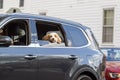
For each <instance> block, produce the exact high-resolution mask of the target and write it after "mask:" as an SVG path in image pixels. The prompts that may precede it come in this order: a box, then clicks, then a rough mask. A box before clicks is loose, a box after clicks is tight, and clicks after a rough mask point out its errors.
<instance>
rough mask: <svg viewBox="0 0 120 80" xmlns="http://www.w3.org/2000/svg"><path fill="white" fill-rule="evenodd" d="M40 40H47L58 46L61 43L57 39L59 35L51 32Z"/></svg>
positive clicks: (59, 39)
mask: <svg viewBox="0 0 120 80" xmlns="http://www.w3.org/2000/svg"><path fill="white" fill-rule="evenodd" d="M42 39H43V40H48V41H50V42H51V43H54V42H56V43H58V44H60V43H61V41H62V40H61V38H60V37H59V35H58V34H57V33H55V32H51V33H48V34H46V35H45V36H44V37H43V38H42Z"/></svg>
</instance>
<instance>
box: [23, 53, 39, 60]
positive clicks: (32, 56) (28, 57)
mask: <svg viewBox="0 0 120 80" xmlns="http://www.w3.org/2000/svg"><path fill="white" fill-rule="evenodd" d="M36 57H37V56H35V55H31V54H29V55H26V56H25V59H27V60H32V59H36Z"/></svg>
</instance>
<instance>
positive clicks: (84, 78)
mask: <svg viewBox="0 0 120 80" xmlns="http://www.w3.org/2000/svg"><path fill="white" fill-rule="evenodd" d="M77 80H92V79H91V77H89V76H87V75H80V76H79V77H78V78H77Z"/></svg>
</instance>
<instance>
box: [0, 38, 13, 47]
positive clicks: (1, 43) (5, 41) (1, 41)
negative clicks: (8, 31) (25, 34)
mask: <svg viewBox="0 0 120 80" xmlns="http://www.w3.org/2000/svg"><path fill="white" fill-rule="evenodd" d="M12 42H13V41H12V39H11V38H10V37H9V36H0V47H9V46H10V45H11V44H12Z"/></svg>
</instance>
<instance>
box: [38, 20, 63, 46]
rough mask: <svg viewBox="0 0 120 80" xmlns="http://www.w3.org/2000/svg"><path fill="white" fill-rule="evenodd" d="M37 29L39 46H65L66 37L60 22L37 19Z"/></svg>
mask: <svg viewBox="0 0 120 80" xmlns="http://www.w3.org/2000/svg"><path fill="white" fill-rule="evenodd" d="M36 30H37V36H38V43H39V46H43V47H63V46H65V39H64V36H63V32H62V29H61V25H60V24H56V23H52V22H45V21H36Z"/></svg>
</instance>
